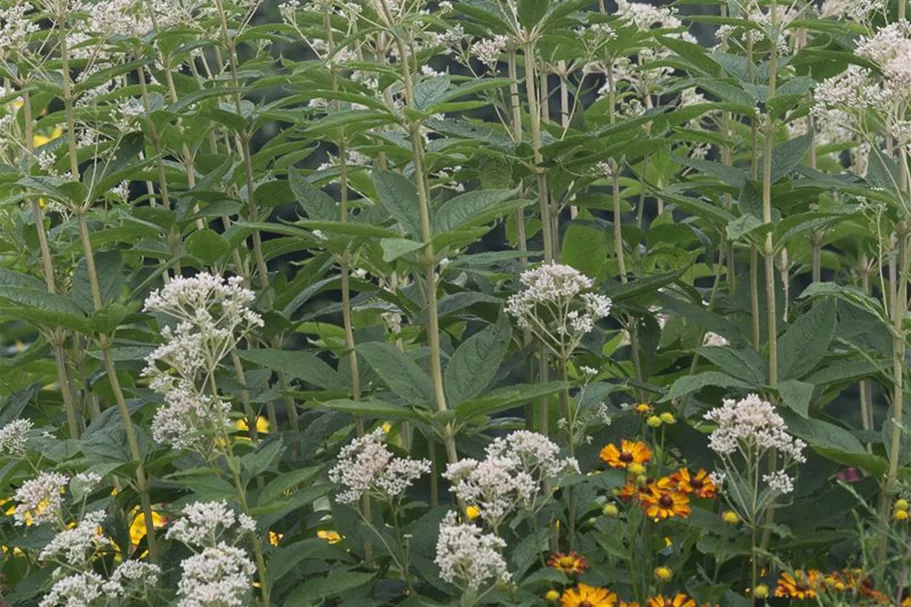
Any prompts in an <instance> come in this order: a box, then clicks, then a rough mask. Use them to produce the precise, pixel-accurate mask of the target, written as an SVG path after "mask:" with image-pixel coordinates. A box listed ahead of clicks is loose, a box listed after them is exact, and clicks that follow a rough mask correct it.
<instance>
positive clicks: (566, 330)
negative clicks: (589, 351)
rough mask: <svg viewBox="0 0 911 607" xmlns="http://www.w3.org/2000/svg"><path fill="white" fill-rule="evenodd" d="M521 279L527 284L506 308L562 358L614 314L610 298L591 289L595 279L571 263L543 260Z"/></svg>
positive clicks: (521, 325)
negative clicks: (601, 322) (609, 315)
mask: <svg viewBox="0 0 911 607" xmlns="http://www.w3.org/2000/svg"><path fill="white" fill-rule="evenodd" d="M520 281H521V282H522V284H523V285H524V286H525V288H524V289H523V290H522V291H520V292H518V293H516V294H515V295H512V296H510V298H509V300H508V301H507V303H506V311H507V312H509V314H511V315H512V316H514V317H515V318H516V320H517V322H518V324H519V326H520V327H522V328H523V329H530V330H531V331H532V332H533V333H534V334H535V335H536V336H537V337H538V339H540V340H541V341H542V342H543V343H544V344H545V345H546V346H547V347H548V348H550V349H551V350H553V352H554V353H555V354H557V355H558V356H560V357H561V358H564V359H568V358H569V356H570V355H571V354H572V351H573V350H575V348H576V347H577V346H578V345H579V343H580V342H581V340H582V338H583V337H584V336H585V335H586V334H587V333H590V332H591V331H592V330H593V329H594V328H595V322H596V321H598V320H599V319H601V318H604V317H605V316H607V315H608V314H610V309H611V300H610V298H609V297H607V296H605V295H601V294H599V293H591V292H590V291H589V290H590V289H591V288H592V286H593V285H594V281H593V280H592V279H591V278H589V277H587V276H585V275H584V274H582V273H581V272H579V271H578V270H576V269H575V268H573V267H571V266H566V265H562V264H557V263H553V262H551V263H546V264H542V265H540V266H538V267H537V268H534V269H531V270H526V271H525V272H523V273H522V275H521V277H520Z"/></svg>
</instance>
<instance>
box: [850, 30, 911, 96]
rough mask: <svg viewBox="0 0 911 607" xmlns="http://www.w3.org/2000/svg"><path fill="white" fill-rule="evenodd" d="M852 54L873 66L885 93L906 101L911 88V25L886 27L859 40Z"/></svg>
mask: <svg viewBox="0 0 911 607" xmlns="http://www.w3.org/2000/svg"><path fill="white" fill-rule="evenodd" d="M854 53H855V54H856V55H857V56H859V57H863V58H864V59H869V60H870V61H872V62H873V63H875V64H876V66H877V67H879V69H880V70H881V71H882V73H883V77H884V78H885V82H886V84H887V87H888V89H889V90H892V91H894V93H895V95H897V96H900V98H907V96H908V95H909V93H908V91H907V88H908V87H909V86H911V23H909V22H908V21H898V22H895V23H890V24H889V25H887V26H885V27H883V28H881V29H879V30H877V31H876V32H875V33H874V34H872V35H870V36H862V37H861V38H860V39H859V40H858V41H857V47H856V48H855V50H854Z"/></svg>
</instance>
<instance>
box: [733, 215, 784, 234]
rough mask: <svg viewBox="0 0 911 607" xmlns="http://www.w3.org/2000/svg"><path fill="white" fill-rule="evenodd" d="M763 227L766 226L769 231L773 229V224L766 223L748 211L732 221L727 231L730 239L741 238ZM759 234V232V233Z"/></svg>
mask: <svg viewBox="0 0 911 607" xmlns="http://www.w3.org/2000/svg"><path fill="white" fill-rule="evenodd" d="M763 227H766V228H767V230H763V231H768V230H771V229H772V227H773V226H772V224H765V223H763V221H762V220H761V219H759V218H758V217H756V216H755V215H753V214H752V213H748V214H746V215H741V216H740V217H738V218H737V219H735V220H734V221H732V222H730V223H729V224H728V225H727V228H726V229H725V231H726V232H727V235H728V239H729V240H740V239H741V238H743V237H744V236H746V235H748V234H753V233H755V232H757V231H759V230H762V228H763ZM757 236H758V234H757Z"/></svg>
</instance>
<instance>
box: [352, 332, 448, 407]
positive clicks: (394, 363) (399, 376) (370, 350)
mask: <svg viewBox="0 0 911 607" xmlns="http://www.w3.org/2000/svg"><path fill="white" fill-rule="evenodd" d="M357 351H358V353H359V354H360V355H361V356H363V357H364V358H365V359H366V360H367V363H368V364H369V365H370V366H371V367H372V368H373V370H374V371H376V374H377V375H379V376H380V379H382V380H383V382H384V383H385V384H386V385H387V386H388V387H389V389H390V390H392V391H393V392H395V394H396V395H398V396H400V397H401V398H403V399H405V400H406V401H408V402H409V403H411V404H412V405H416V406H418V407H422V408H425V409H426V408H428V407H429V406H430V403H432V402H434V396H433V385H432V384H431V383H430V378H429V377H428V376H427V374H426V373H424V370H423V369H421V368H420V367H419V366H418V365H417V363H415V362H414V361H413V360H411V359H410V358H408V357H407V356H405V354H404V353H403V352H402V351H401V350H399V349H398V348H396V347H395V346H393V345H391V344H387V343H382V342H376V341H373V342H366V343H362V344H359V345H358V347H357Z"/></svg>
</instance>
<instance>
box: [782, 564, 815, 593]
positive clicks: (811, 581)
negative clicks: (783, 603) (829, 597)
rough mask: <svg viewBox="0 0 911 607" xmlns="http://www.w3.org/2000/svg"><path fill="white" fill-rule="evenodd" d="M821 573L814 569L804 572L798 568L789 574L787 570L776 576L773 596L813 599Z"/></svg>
mask: <svg viewBox="0 0 911 607" xmlns="http://www.w3.org/2000/svg"><path fill="white" fill-rule="evenodd" d="M821 577H822V576H821V574H820V573H819V571H817V570H815V569H809V570H807V571H806V572H804V571H802V570H800V569H798V570H797V571H795V572H794V575H791V574H790V573H788V572H784V573H782V574H781V577H780V578H778V586H777V587H776V588H775V596H777V597H784V598H789V599H815V598H816V591H817V590H818V589H819V585H820V581H821V580H820V578H821Z"/></svg>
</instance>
